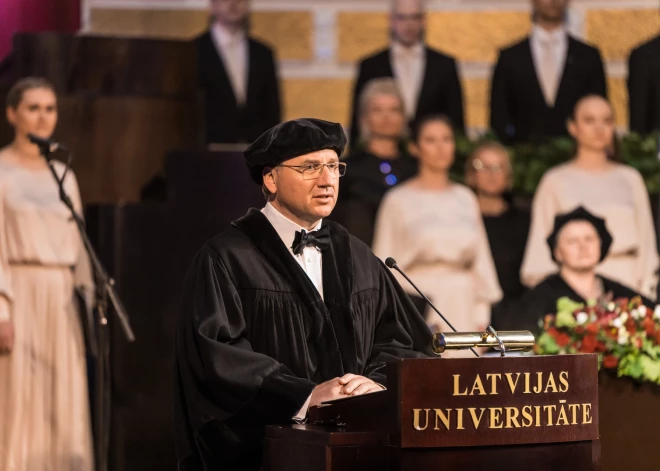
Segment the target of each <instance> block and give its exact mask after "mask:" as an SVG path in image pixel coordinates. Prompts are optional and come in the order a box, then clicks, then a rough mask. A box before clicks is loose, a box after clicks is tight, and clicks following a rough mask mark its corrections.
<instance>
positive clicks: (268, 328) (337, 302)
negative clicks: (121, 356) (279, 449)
mask: <svg viewBox="0 0 660 471" xmlns="http://www.w3.org/2000/svg"><path fill="white" fill-rule="evenodd" d="M345 145H346V136H345V135H344V131H343V129H342V127H341V125H340V124H337V123H330V122H327V121H322V120H318V119H298V120H294V121H288V122H285V123H282V124H280V125H278V126H275V127H274V128H272V129H271V130H269V131H267V132H266V133H265V134H263V135H262V136H261V137H260V138H259V139H257V140H256V141H255V142H254V143H253V144H252V145H251V146H250V147H249V148H248V149H247V150H246V152H245V154H244V155H245V159H246V162H247V166H248V168H249V170H250V174H251V176H252V178H253V180H254V181H255V183H257V184H258V185H261V187H262V190H263V193H264V195H265V197H266V200H267V202H266V205H265V207H264V208H263V209H262V210H261V211H259V210H257V209H251V210H250V211H249V212H248V213H247V214H246V215H245V216H244V217H242V218H240V219H238V220H236V221H234V222H233V223H232V225H231V227H230V228H228V229H227V230H226V231H224V232H223V233H221V234H220V235H218V236H216V237H214V238H212V239H211V240H209V241H208V242H207V243H206V244H205V245H204V247H203V248H202V249H201V250H200V251H199V253H198V254H197V256H196V258H195V260H194V261H193V263H192V265H191V267H190V269H189V271H188V275H187V277H186V281H185V284H184V289H183V299H182V313H181V318H180V323H179V326H178V329H177V339H176V369H175V371H176V375H175V381H174V389H175V434H176V448H177V454H178V458H179V468H178V469H180V470H199V469H226V470H246V471H250V470H258V469H260V468H261V466H262V463H261V461H262V458H261V457H262V439H263V435H264V428H265V426H266V425H268V424H286V423H291V422H296V421H304V420H305V416H306V413H307V409H308V408H309V407H311V406H317V405H319V404H320V403H322V402H325V401H329V400H333V399H339V398H346V397H350V396H358V395H361V394H368V393H374V392H378V391H382V390H383V389H384V388H387V378H386V376H385V373H384V367H385V364H386V362H390V361H395V360H396V359H397V358H428V357H432V356H434V355H433V352H432V350H431V340H432V338H431V332H430V330H429V329H428V327H427V326H426V325H425V323H424V319H423V318H422V316H421V315H419V314H417V313H416V311H415V308H414V306H413V305H412V303H411V301H410V299H409V298H408V297H407V296H406V294H405V292H404V291H403V290H402V289H401V287H400V286H399V285H398V283H397V282H396V279H395V278H394V277H393V275H392V274H391V273H390V271H389V270H388V269H387V268H386V267H385V265H384V264H383V263H382V262H381V261H380V260H378V259H377V258H376V257H375V256H374V254H373V253H372V252H371V250H370V249H369V247H368V246H367V245H365V244H364V243H362V242H360V241H359V240H358V239H357V238H355V237H352V236H351V235H350V234H349V233H348V232H347V231H346V229H344V228H343V227H341V226H340V225H339V224H337V223H334V222H331V221H328V219H327V217H328V216H329V215H330V214H331V213H332V210H333V209H334V206H335V202H336V199H337V194H338V192H339V179H340V177H341V176H342V175H344V173H345V171H346V163H345V162H339V156H340V155H341V154H342V151H343V149H344V147H345Z"/></svg>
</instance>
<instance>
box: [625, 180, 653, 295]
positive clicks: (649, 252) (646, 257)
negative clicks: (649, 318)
mask: <svg viewBox="0 0 660 471" xmlns="http://www.w3.org/2000/svg"><path fill="white" fill-rule="evenodd" d="M631 170H632V169H631ZM632 187H633V195H634V199H635V212H636V214H635V220H636V221H637V233H638V237H639V251H638V253H637V270H636V272H637V274H638V275H637V276H638V278H639V281H638V285H637V286H634V288H636V289H637V290H638V291H639V293H640V294H642V295H643V296H645V297H646V298H650V299H656V297H657V293H656V289H657V284H658V275H657V271H658V264H659V260H658V247H657V242H656V235H655V226H654V223H653V215H652V213H651V203H650V201H649V195H648V192H647V190H646V185H645V184H644V180H643V179H642V176H641V175H640V174H639V173H638V172H637V171H636V170H632Z"/></svg>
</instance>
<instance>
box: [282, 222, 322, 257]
mask: <svg viewBox="0 0 660 471" xmlns="http://www.w3.org/2000/svg"><path fill="white" fill-rule="evenodd" d="M310 245H312V246H314V247H318V248H319V249H320V250H325V249H327V248H328V247H330V226H323V227H322V228H321V229H319V230H318V231H314V232H307V231H304V230H303V231H296V238H295V239H293V245H292V246H291V250H293V253H294V254H295V255H300V254H301V253H303V249H304V248H305V247H308V246H310Z"/></svg>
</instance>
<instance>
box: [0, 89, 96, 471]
mask: <svg viewBox="0 0 660 471" xmlns="http://www.w3.org/2000/svg"><path fill="white" fill-rule="evenodd" d="M7 118H8V120H9V123H10V124H11V126H12V127H13V128H14V131H15V137H14V140H13V141H12V143H11V144H9V145H8V146H7V147H5V148H3V149H1V150H0V349H1V350H2V351H1V352H0V378H1V380H0V417H2V419H1V420H0V470H2V471H13V470H26V471H27V470H30V471H32V470H34V471H46V470H81V471H87V470H92V469H93V450H92V436H91V425H90V413H89V400H88V387H87V371H86V361H85V345H84V341H83V334H82V330H81V323H80V317H79V314H80V313H77V312H76V307H75V304H74V301H73V300H74V290H75V288H77V287H82V289H83V291H84V292H85V293H86V294H87V298H88V299H89V298H91V297H92V296H93V282H92V274H91V270H90V265H89V261H88V258H87V254H86V252H85V251H84V248H83V245H82V241H81V238H80V235H79V234H78V229H77V227H76V224H75V222H73V221H72V220H71V214H70V212H69V210H68V209H67V208H66V206H65V205H64V204H63V203H61V202H60V199H59V189H58V186H57V184H56V183H55V180H54V179H53V176H52V174H51V172H50V169H49V167H48V164H47V163H46V160H45V159H43V158H42V157H41V155H40V153H39V148H38V147H37V146H36V145H34V144H32V143H31V142H30V141H29V140H28V137H27V135H28V133H32V134H34V135H36V136H38V137H41V138H46V139H47V138H50V136H51V135H52V133H53V131H54V129H55V125H56V124H57V98H56V96H55V92H54V88H53V87H52V85H51V84H50V83H48V82H46V81H45V80H42V79H38V78H27V79H23V80H21V81H19V82H18V83H17V84H16V85H14V87H13V88H12V89H11V90H10V92H9V94H8V96H7ZM54 165H55V168H56V171H57V172H58V174H59V177H60V178H61V177H62V176H63V173H64V165H63V164H61V163H59V162H57V161H54ZM64 188H65V190H66V191H67V193H68V194H69V196H70V197H71V199H72V201H73V204H74V206H75V208H76V211H77V212H78V213H79V214H81V211H82V205H81V202H80V194H79V192H78V184H77V182H76V178H75V176H74V175H73V173H72V172H68V173H67V174H66V178H65V180H64Z"/></svg>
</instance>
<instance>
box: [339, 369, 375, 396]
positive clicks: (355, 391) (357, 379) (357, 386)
mask: <svg viewBox="0 0 660 471" xmlns="http://www.w3.org/2000/svg"><path fill="white" fill-rule="evenodd" d="M339 383H340V384H342V385H343V387H342V392H343V393H344V394H346V395H348V396H359V395H361V394H369V393H373V392H377V391H382V390H383V389H385V388H384V387H383V386H381V385H380V384H378V383H375V382H373V381H372V380H370V379H369V378H365V377H364V376H358V375H354V374H350V373H349V374H345V375H344V376H342V377H341V378H339Z"/></svg>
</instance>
